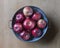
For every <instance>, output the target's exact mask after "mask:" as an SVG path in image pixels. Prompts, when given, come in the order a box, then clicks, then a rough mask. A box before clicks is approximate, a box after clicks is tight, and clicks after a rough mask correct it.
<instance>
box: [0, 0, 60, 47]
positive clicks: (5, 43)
mask: <svg viewBox="0 0 60 48" xmlns="http://www.w3.org/2000/svg"><path fill="white" fill-rule="evenodd" d="M26 5H32V6H37V7H39V8H41V9H42V10H43V11H44V12H45V13H46V14H47V17H48V19H49V26H50V27H49V30H48V31H47V34H46V35H45V37H44V38H42V39H41V40H40V41H38V42H35V43H26V42H22V41H20V40H19V39H17V38H16V36H15V35H14V34H13V32H12V30H11V29H9V26H8V24H9V20H10V19H11V18H12V17H13V15H14V13H15V12H16V11H17V10H18V9H19V8H21V7H23V6H26ZM0 48H60V0H0Z"/></svg>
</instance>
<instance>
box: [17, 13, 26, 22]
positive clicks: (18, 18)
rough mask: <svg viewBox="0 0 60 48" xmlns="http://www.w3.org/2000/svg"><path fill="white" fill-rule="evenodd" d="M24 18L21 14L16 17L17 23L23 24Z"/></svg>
mask: <svg viewBox="0 0 60 48" xmlns="http://www.w3.org/2000/svg"><path fill="white" fill-rule="evenodd" d="M24 18H25V17H24V15H23V14H22V13H19V14H17V15H16V22H22V21H23V20H24Z"/></svg>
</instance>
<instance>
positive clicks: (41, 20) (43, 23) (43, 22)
mask: <svg viewBox="0 0 60 48" xmlns="http://www.w3.org/2000/svg"><path fill="white" fill-rule="evenodd" d="M37 25H38V27H39V28H45V26H46V21H45V20H43V19H40V20H39V21H38V22H37Z"/></svg>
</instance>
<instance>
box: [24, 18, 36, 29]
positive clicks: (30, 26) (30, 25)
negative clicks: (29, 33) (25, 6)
mask: <svg viewBox="0 0 60 48" xmlns="http://www.w3.org/2000/svg"><path fill="white" fill-rule="evenodd" d="M23 26H24V28H25V29H28V30H31V29H33V28H34V27H35V22H34V21H32V20H31V19H29V18H26V20H25V21H24V23H23Z"/></svg>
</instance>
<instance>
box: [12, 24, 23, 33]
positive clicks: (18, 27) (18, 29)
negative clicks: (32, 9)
mask: <svg viewBox="0 0 60 48" xmlns="http://www.w3.org/2000/svg"><path fill="white" fill-rule="evenodd" d="M13 29H14V31H15V32H16V33H20V32H21V31H22V29H23V27H22V24H20V23H15V24H14V26H13Z"/></svg>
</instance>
